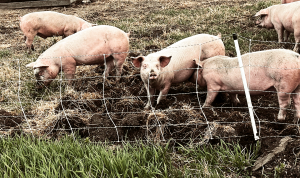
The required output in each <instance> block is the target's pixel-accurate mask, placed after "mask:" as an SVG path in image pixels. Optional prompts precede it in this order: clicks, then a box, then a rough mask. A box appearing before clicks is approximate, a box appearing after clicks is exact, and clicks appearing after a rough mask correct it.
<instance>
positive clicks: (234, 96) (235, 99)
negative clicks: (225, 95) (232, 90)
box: [229, 94, 241, 106]
mask: <svg viewBox="0 0 300 178" xmlns="http://www.w3.org/2000/svg"><path fill="white" fill-rule="evenodd" d="M229 97H230V100H231V102H232V103H233V105H234V106H237V105H238V104H240V103H241V102H240V100H239V98H238V95H237V94H229Z"/></svg>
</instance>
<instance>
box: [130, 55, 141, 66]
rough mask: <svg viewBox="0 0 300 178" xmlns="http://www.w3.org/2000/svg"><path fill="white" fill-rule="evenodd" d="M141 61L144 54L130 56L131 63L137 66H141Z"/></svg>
mask: <svg viewBox="0 0 300 178" xmlns="http://www.w3.org/2000/svg"><path fill="white" fill-rule="evenodd" d="M143 61H144V56H139V57H136V58H132V64H133V65H134V66H135V67H137V68H140V67H141V64H142V62H143Z"/></svg>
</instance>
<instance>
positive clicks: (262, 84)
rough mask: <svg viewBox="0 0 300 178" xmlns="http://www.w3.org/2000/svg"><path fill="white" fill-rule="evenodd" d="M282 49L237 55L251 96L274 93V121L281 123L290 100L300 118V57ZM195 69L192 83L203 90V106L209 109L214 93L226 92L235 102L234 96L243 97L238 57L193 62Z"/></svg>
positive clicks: (236, 99) (220, 57) (222, 57)
mask: <svg viewBox="0 0 300 178" xmlns="http://www.w3.org/2000/svg"><path fill="white" fill-rule="evenodd" d="M299 56H300V55H299V54H298V53H296V52H293V51H290V50H286V49H273V50H266V51H258V52H253V53H247V54H244V55H242V56H241V58H242V61H243V66H244V70H245V75H246V80H247V83H248V85H249V86H248V88H249V90H250V94H251V95H264V94H268V93H270V92H268V91H276V92H277V96H278V101H279V107H280V110H279V114H278V120H285V117H286V109H287V107H288V106H289V104H290V97H291V95H292V98H293V100H294V106H295V109H296V114H295V116H296V117H298V118H300V58H299ZM195 63H196V64H197V65H198V66H199V69H198V71H197V70H196V71H195V73H194V74H193V77H192V81H193V82H197V84H198V85H199V86H201V87H204V86H206V87H207V96H206V100H205V103H204V105H203V107H211V103H212V102H213V101H214V99H215V97H216V95H217V94H218V91H226V92H228V93H229V95H230V98H231V99H232V100H233V102H236V103H239V100H238V98H237V94H241V95H245V92H244V87H243V82H242V76H241V72H240V68H239V63H238V58H237V57H234V58H231V57H226V56H215V57H212V58H209V59H206V60H205V61H198V60H195Z"/></svg>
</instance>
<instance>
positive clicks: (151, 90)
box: [144, 83, 155, 110]
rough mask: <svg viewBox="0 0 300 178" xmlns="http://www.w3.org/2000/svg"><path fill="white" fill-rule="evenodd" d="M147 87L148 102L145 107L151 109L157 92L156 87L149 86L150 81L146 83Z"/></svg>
mask: <svg viewBox="0 0 300 178" xmlns="http://www.w3.org/2000/svg"><path fill="white" fill-rule="evenodd" d="M145 88H146V90H147V97H148V102H147V104H146V106H145V107H144V109H146V110H149V109H150V108H151V106H152V104H153V95H154V94H155V89H154V88H152V87H149V88H148V83H145Z"/></svg>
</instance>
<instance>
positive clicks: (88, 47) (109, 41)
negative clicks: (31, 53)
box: [26, 25, 129, 85]
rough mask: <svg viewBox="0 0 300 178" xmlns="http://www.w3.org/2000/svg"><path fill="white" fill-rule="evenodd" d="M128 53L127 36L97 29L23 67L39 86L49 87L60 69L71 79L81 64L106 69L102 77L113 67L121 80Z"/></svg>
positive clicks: (65, 41) (109, 28)
mask: <svg viewBox="0 0 300 178" xmlns="http://www.w3.org/2000/svg"><path fill="white" fill-rule="evenodd" d="M128 50H129V33H125V32H124V31H122V30H120V29H118V28H116V27H112V26H107V25H99V26H95V27H91V28H88V29H86V30H83V31H80V32H78V33H75V34H74V35H71V36H68V37H67V38H65V39H63V40H61V41H59V42H58V43H56V44H54V45H53V46H51V47H50V48H49V49H47V50H46V51H45V52H44V53H42V54H41V55H40V56H39V58H38V59H37V60H36V61H35V62H32V63H30V64H28V65H26V67H33V69H34V74H35V76H36V79H37V80H38V84H40V83H42V82H43V83H44V85H49V84H50V83H51V82H52V79H54V78H55V77H56V76H57V74H58V73H59V72H60V71H61V69H62V71H63V72H64V74H65V77H66V79H73V78H74V75H75V70H76V66H79V65H83V64H84V65H95V64H99V65H106V71H105V76H108V75H109V73H110V72H111V70H112V69H113V68H114V67H116V69H117V70H116V75H117V76H120V75H121V73H122V68H123V63H124V61H125V59H126V57H127V52H128ZM117 80H119V78H117ZM69 83H71V80H69Z"/></svg>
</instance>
